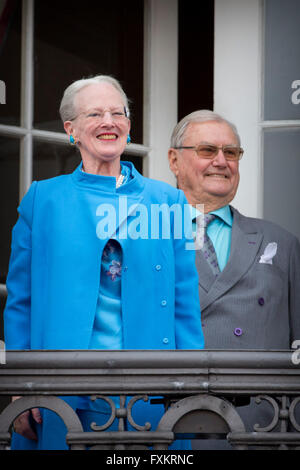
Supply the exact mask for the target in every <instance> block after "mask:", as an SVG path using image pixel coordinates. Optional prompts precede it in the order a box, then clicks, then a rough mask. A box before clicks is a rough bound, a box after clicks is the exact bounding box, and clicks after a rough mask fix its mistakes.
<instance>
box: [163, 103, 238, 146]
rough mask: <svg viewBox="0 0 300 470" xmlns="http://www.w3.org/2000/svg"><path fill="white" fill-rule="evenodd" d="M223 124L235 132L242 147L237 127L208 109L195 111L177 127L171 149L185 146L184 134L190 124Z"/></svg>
mask: <svg viewBox="0 0 300 470" xmlns="http://www.w3.org/2000/svg"><path fill="white" fill-rule="evenodd" d="M209 121H213V122H221V123H222V122H223V123H226V124H227V125H228V126H229V127H230V128H231V129H232V131H233V133H234V135H235V137H236V139H237V142H238V145H241V139H240V136H239V134H238V131H237V128H236V126H235V125H234V124H233V123H232V122H230V121H228V120H227V119H225V118H223V117H222V116H221V115H220V114H217V113H215V112H214V111H210V110H208V109H201V110H199V111H194V112H193V113H191V114H188V115H187V116H185V117H184V118H183V119H181V121H179V123H178V124H177V125H176V126H175V128H174V130H173V133H172V136H171V147H173V148H175V147H181V146H182V144H183V139H184V134H185V131H186V129H187V127H188V125H189V124H191V123H193V122H209Z"/></svg>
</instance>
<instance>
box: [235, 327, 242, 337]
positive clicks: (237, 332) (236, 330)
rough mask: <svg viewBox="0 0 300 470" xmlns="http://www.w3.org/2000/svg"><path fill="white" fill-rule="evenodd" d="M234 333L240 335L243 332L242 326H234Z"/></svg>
mask: <svg viewBox="0 0 300 470" xmlns="http://www.w3.org/2000/svg"><path fill="white" fill-rule="evenodd" d="M234 334H235V336H241V335H242V334H243V330H242V328H235V330H234Z"/></svg>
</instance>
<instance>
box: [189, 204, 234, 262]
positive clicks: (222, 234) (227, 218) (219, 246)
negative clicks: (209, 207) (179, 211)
mask: <svg viewBox="0 0 300 470" xmlns="http://www.w3.org/2000/svg"><path fill="white" fill-rule="evenodd" d="M191 213H192V220H193V231H196V222H195V221H194V218H195V217H197V215H199V214H200V212H199V211H198V210H197V209H196V208H195V207H192V206H191ZM209 214H214V215H216V216H217V217H216V218H215V219H214V220H213V221H212V222H211V223H210V224H209V225H208V227H207V235H208V236H209V238H210V239H211V241H212V244H213V246H214V249H215V252H216V255H217V260H218V263H219V268H220V271H223V269H224V268H225V266H226V263H227V261H228V259H229V255H230V247H231V231H232V223H233V217H232V213H231V210H230V207H229V206H228V205H227V206H224V207H221V208H220V209H217V210H215V211H211V212H209Z"/></svg>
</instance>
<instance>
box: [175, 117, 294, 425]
mask: <svg viewBox="0 0 300 470" xmlns="http://www.w3.org/2000/svg"><path fill="white" fill-rule="evenodd" d="M242 155H243V149H242V148H241V144H240V137H239V135H238V132H237V129H236V127H235V126H234V125H233V124H232V123H230V122H229V121H227V120H226V119H224V118H223V117H221V116H220V115H218V114H216V113H214V112H212V111H207V110H200V111H195V112H194V113H191V114H189V115H188V116H186V117H185V118H183V119H182V120H181V121H180V122H179V123H178V124H177V126H176V127H175V129H174V131H173V134H172V138H171V148H170V149H169V152H168V157H169V164H170V168H171V170H172V171H173V173H174V174H175V176H176V178H177V183H178V187H179V188H180V189H182V190H183V191H184V192H185V195H186V197H187V200H188V202H189V204H190V205H191V206H192V207H193V208H194V209H193V211H194V215H195V216H196V215H197V211H196V209H195V208H196V206H197V205H198V204H203V205H204V206H203V207H204V213H205V218H207V219H209V220H208V223H207V227H206V235H207V239H206V240H207V241H208V242H209V244H210V246H208V248H207V247H206V246H205V249H201V250H197V251H196V264H197V268H198V273H199V293H200V304H201V317H202V322H203V332H204V336H205V347H206V348H207V349H290V348H291V346H292V343H293V341H294V340H300V245H299V241H298V239H297V238H296V237H295V236H293V235H291V234H290V233H288V232H287V231H286V230H284V229H282V228H281V227H279V226H277V225H275V224H273V223H271V222H267V221H265V220H260V219H254V218H250V217H246V216H244V215H242V214H240V213H239V212H238V211H237V210H236V209H234V207H232V206H231V205H230V203H231V201H232V199H233V198H234V196H235V194H236V191H237V189H238V184H239V160H240V159H241V157H242ZM210 219H211V220H210ZM195 227H196V225H195ZM268 407H269V405H268V406H266V407H264V406H261V405H260V406H258V405H256V408H257V412H256V411H253V407H252V410H251V413H249V409H248V417H247V421H248V425H249V426H250V427H251V425H252V424H255V423H259V424H268V423H269V422H270V417H269V416H268ZM242 408H243V410H242ZM247 408H249V407H241V408H240V410H241V413H242V414H243V413H245V414H246V415H247ZM264 408H265V409H264ZM250 414H251V417H250ZM262 421H264V422H262ZM252 430H253V429H252Z"/></svg>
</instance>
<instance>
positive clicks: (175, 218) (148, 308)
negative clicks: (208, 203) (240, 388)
mask: <svg viewBox="0 0 300 470" xmlns="http://www.w3.org/2000/svg"><path fill="white" fill-rule="evenodd" d="M60 114H61V117H62V120H63V123H64V128H65V131H66V132H67V134H68V136H69V138H70V143H71V144H73V145H76V146H77V148H78V149H79V151H80V154H81V159H82V162H81V164H80V165H79V166H78V168H76V169H75V171H74V172H73V173H72V174H69V175H61V176H58V177H55V178H51V179H48V180H44V181H39V182H36V181H35V182H33V183H32V185H31V187H30V188H29V190H28V192H27V194H26V195H25V197H24V198H23V200H22V202H21V204H20V207H19V209H18V211H19V218H18V221H17V223H16V225H15V227H14V229H13V234H12V251H11V258H10V266H9V274H8V278H7V289H8V298H7V303H6V308H5V341H6V347H7V349H102V350H103V349H201V348H203V344H204V342H203V335H202V329H201V321H200V306H199V298H198V278H197V273H196V269H195V267H194V265H195V263H194V251H193V250H191V249H187V248H190V246H187V244H189V245H191V240H190V238H191V237H190V235H191V228H190V227H187V225H188V220H189V219H190V218H189V217H185V216H184V214H185V207H186V206H187V201H186V199H185V197H184V194H183V193H182V192H181V191H179V190H177V189H175V188H173V187H171V186H169V185H167V184H166V183H163V182H159V181H154V180H151V179H148V178H145V177H143V176H142V175H140V174H139V173H138V171H137V170H136V169H135V168H134V166H133V165H132V163H129V162H123V161H122V162H121V161H120V157H121V154H122V153H123V152H124V149H125V147H126V145H127V143H128V141H129V140H130V137H129V131H130V120H129V110H128V102H127V98H126V95H125V93H124V91H123V89H122V88H121V86H120V84H119V82H118V81H117V80H115V79H114V78H112V77H109V76H103V75H101V76H96V77H92V78H89V79H82V80H78V81H76V82H74V83H72V84H71V85H70V86H69V87H68V88H67V89H66V90H65V93H64V96H63V99H62V102H61V106H60ZM145 299H147V301H145ZM66 400H67V401H68V403H69V404H71V406H72V407H73V408H74V409H76V410H77V413H78V415H79V416H80V419H81V420H82V423H83V424H84V426H85V427H86V428H87V427H88V425H89V421H90V420H93V421H96V423H97V424H103V420H104V422H105V421H107V416H106V417H104V418H103V416H105V413H109V410H107V409H106V408H105V407H108V404H107V403H106V402H104V401H103V400H97V401H96V402H92V401H91V400H90V399H89V397H69V398H66ZM98 402H99V403H98ZM144 405H145V406H146V408H145V407H144V408H143V412H142V416H141V417H140V418H139V419H140V421H141V420H144V422H145V421H146V419H148V420H149V416H146V415H147V407H148V409H150V408H151V410H150V413H151V414H150V415H151V421H152V428H155V425H156V424H157V422H158V420H159V418H160V416H161V415H162V407H160V406H158V405H155V406H154V405H153V406H151V405H148V404H144ZM152 408H154V410H155V412H154V413H153V409H152ZM91 418H92V419H91ZM101 420H102V421H101ZM32 421H34V422H35V430H34V429H33V428H32V427H31V425H30V422H32ZM14 427H15V431H16V433H17V434H16V433H14V448H27V449H29V448H35V449H64V448H66V443H65V429H64V425H63V424H62V422H61V421H60V419H59V418H58V417H57V416H56V415H55V414H54V413H53V412H50V411H46V410H40V411H39V410H37V409H35V410H31V411H28V412H26V413H23V414H22V415H21V416H19V417H18V418H17V419H16V421H15V423H14Z"/></svg>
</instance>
